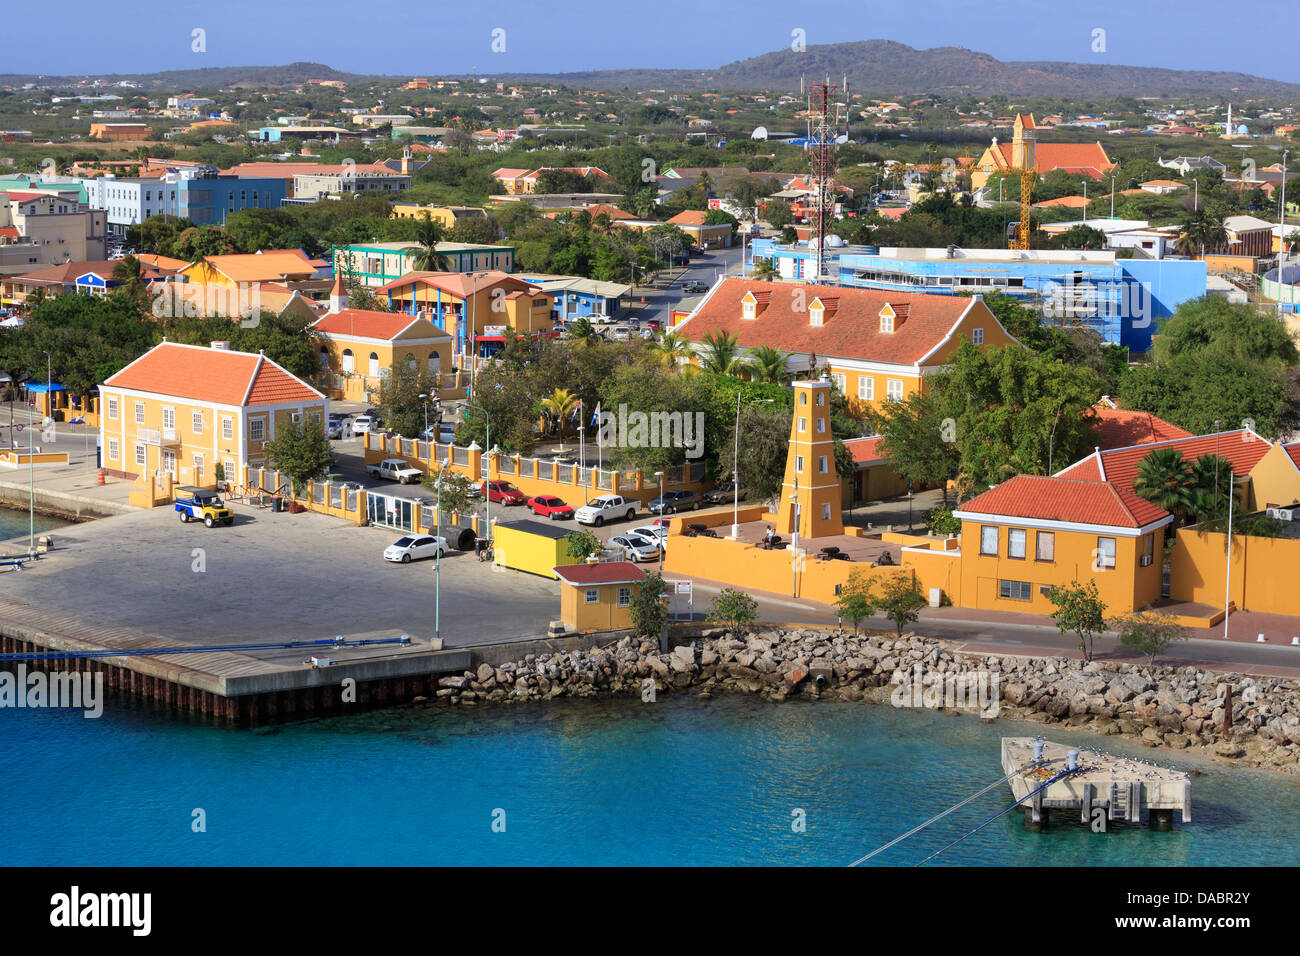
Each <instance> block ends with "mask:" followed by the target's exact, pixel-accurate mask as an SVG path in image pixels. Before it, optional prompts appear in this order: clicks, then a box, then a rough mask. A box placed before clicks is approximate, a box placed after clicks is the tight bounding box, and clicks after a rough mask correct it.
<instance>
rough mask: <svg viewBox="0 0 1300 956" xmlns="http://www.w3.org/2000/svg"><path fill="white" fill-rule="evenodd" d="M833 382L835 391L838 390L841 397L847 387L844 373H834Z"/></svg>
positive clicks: (832, 375)
mask: <svg viewBox="0 0 1300 956" xmlns="http://www.w3.org/2000/svg"><path fill="white" fill-rule="evenodd" d="M831 381H832V382H834V383H835V390H836V391H837V392H839V393H840V394H841V395H843V394H845V391H844V390H845V387H846V386H845V383H844V373H843V372H832V373H831Z"/></svg>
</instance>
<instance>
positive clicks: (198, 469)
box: [194, 455, 203, 485]
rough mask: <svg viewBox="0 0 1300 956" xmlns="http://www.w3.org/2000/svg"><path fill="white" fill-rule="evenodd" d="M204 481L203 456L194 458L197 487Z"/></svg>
mask: <svg viewBox="0 0 1300 956" xmlns="http://www.w3.org/2000/svg"><path fill="white" fill-rule="evenodd" d="M202 480H203V456H202V455H195V456H194V483H195V484H196V485H197V484H198V483H199V482H201V481H202Z"/></svg>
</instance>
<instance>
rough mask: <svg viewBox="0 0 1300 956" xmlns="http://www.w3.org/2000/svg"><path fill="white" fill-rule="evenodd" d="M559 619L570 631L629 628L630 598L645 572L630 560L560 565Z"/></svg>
mask: <svg viewBox="0 0 1300 956" xmlns="http://www.w3.org/2000/svg"><path fill="white" fill-rule="evenodd" d="M555 576H556V577H558V578H559V579H560V618H561V619H562V620H563V621H564V626H565V628H566V629H568V630H570V631H577V632H579V633H586V632H589V631H615V630H621V629H624V628H629V627H632V601H633V599H634V598H635V596H636V593H637V590H638V589H639V588H640V587H641V582H642V581H644V580H645V572H644V571H642V570H641V569H640V568H638V567H637V566H636V565H635V564H632V563H631V562H630V561H606V562H602V563H600V564H562V565H560V566H558V567H556V568H555Z"/></svg>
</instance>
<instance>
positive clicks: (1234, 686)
mask: <svg viewBox="0 0 1300 956" xmlns="http://www.w3.org/2000/svg"><path fill="white" fill-rule="evenodd" d="M438 684H439V689H438V691H437V696H436V702H437V703H439V704H443V705H454V706H476V705H480V704H493V703H509V702H520V701H530V700H534V701H535V700H545V699H550V698H554V697H561V696H567V697H596V696H617V695H625V696H636V697H638V698H640V699H641V700H643V701H650V700H654V699H655V698H656V697H657V695H659V694H665V693H673V692H678V693H692V694H694V695H696V696H699V697H708V696H710V695H711V694H713V693H715V692H731V693H750V694H758V695H760V696H762V697H764V698H766V699H768V700H773V701H782V700H787V699H789V698H791V697H795V696H799V697H804V698H813V699H817V698H821V699H830V700H846V701H863V700H867V701H874V702H879V703H892V704H893V705H894V706H907V707H935V708H941V709H945V710H949V711H966V712H971V713H979V714H981V715H982V716H983V717H984V718H986V719H991V718H995V717H998V716H1001V717H1012V718H1018V719H1023V720H1030V721H1035V722H1039V723H1042V724H1046V725H1051V724H1060V725H1062V726H1064V727H1068V728H1071V729H1078V730H1087V731H1091V732H1095V733H1099V734H1106V735H1112V734H1119V735H1123V736H1127V737H1133V738H1136V739H1138V740H1140V741H1141V742H1142V743H1144V744H1146V745H1148V746H1152V747H1165V748H1170V749H1172V750H1179V751H1200V752H1204V753H1205V754H1207V755H1211V756H1213V757H1216V758H1219V759H1221V760H1225V761H1229V762H1232V763H1236V764H1239V765H1249V766H1257V767H1264V768H1267V769H1273V770H1280V771H1283V772H1289V773H1300V686H1298V685H1297V682H1296V681H1294V680H1285V679H1280V678H1254V677H1249V676H1246V675H1242V674H1237V673H1216V672H1211V671H1207V670H1204V669H1201V668H1195V667H1180V668H1172V667H1162V666H1155V667H1147V666H1139V665H1132V664H1122V663H1121V664H1116V663H1111V662H1105V661H1094V662H1092V663H1087V664H1085V663H1083V662H1082V661H1078V660H1073V659H1070V658H1060V657H1053V658H1024V657H999V656H989V655H974V654H965V653H962V652H961V651H960V649H959V646H958V645H956V644H954V643H953V642H950V641H941V640H935V639H932V638H927V637H921V636H917V635H912V634H907V635H904V636H903V637H902V638H901V639H896V638H895V637H894V635H892V634H888V635H885V634H869V633H861V634H858V635H853V634H851V633H848V632H838V631H836V630H835V629H828V630H817V629H782V630H768V631H761V632H754V631H744V630H728V629H725V628H714V629H705V630H702V631H700V632H699V633H698V634H695V635H693V636H692V637H691V638H690V639H689V641H688V642H687V643H682V644H678V645H677V646H676V647H674V648H673V649H672V650H670V651H668V652H667V653H661V652H660V651H659V648H658V646H657V645H656V644H655V643H653V642H648V641H641V640H638V639H635V638H632V637H624V638H622V639H621V640H619V641H617V642H616V643H613V644H609V645H604V646H600V647H593V648H591V649H588V650H585V651H574V652H569V653H550V654H548V653H541V654H529V655H527V656H526V657H525V658H524V659H523V660H521V661H515V662H508V663H504V664H501V665H500V666H493V665H491V664H480V665H479V666H478V668H477V669H476V670H472V671H466V672H465V673H464V674H462V675H459V676H451V677H444V678H442V679H441V680H439V682H438ZM954 687H956V688H958V690H957V692H956V694H955V695H954V691H953V688H954ZM962 687H965V688H966V691H965V692H964V693H965V696H964V697H963V696H962V695H963V692H962V691H961V690H960V688H962ZM1229 692H1230V695H1231V697H1230V699H1231V704H1230V706H1231V715H1230V717H1229V715H1228V713H1227V708H1228V706H1229V703H1228V701H1229Z"/></svg>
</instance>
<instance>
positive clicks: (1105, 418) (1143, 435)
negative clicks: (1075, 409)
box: [1090, 395, 1192, 450]
mask: <svg viewBox="0 0 1300 956" xmlns="http://www.w3.org/2000/svg"><path fill="white" fill-rule="evenodd" d="M1090 417H1091V419H1092V427H1093V431H1094V432H1095V433H1096V435H1097V444H1098V447H1099V448H1101V449H1103V450H1108V449H1111V448H1128V447H1131V446H1133V445H1145V444H1148V443H1149V442H1158V441H1169V440H1171V439H1175V438H1191V437H1192V433H1191V432H1189V431H1184V430H1183V429H1181V428H1179V427H1178V426H1177V425H1171V424H1170V423H1169V422H1167V421H1165V420H1164V419H1163V418H1159V417H1157V416H1155V415H1152V414H1151V413H1150V412H1135V411H1130V410H1128V409H1124V408H1120V407H1119V406H1118V405H1116V404H1115V403H1114V402H1113V401H1111V399H1110V398H1109V397H1108V396H1105V395H1103V396H1102V397H1101V401H1100V402H1098V403H1097V404H1096V405H1094V406H1092V410H1091V415H1090Z"/></svg>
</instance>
